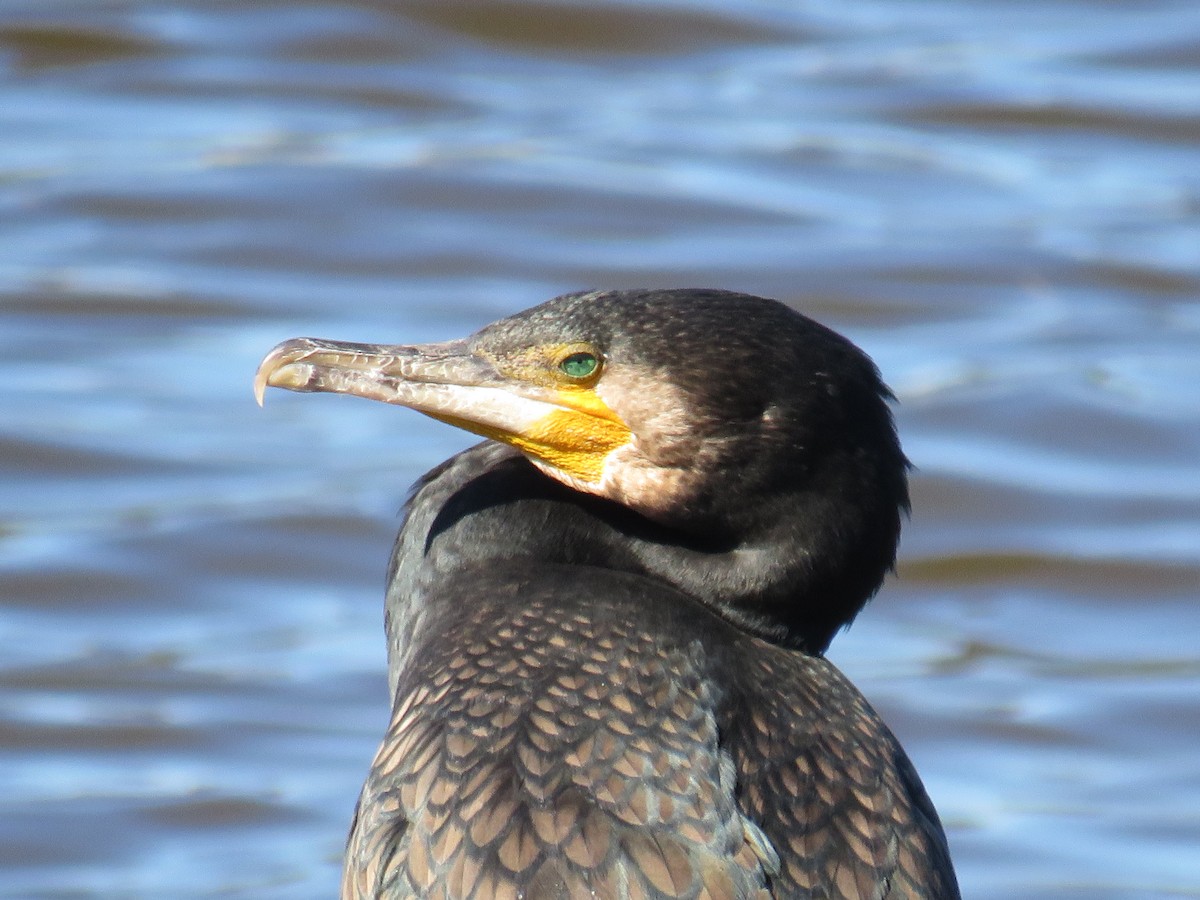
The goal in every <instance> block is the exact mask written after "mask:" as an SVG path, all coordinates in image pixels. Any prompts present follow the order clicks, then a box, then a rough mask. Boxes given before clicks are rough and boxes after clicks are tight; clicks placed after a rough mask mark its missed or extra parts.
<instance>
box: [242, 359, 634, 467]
mask: <svg viewBox="0 0 1200 900" xmlns="http://www.w3.org/2000/svg"><path fill="white" fill-rule="evenodd" d="M268 387H280V388H286V389H288V390H290V391H300V392H303V393H313V392H328V393H335V394H352V395H354V396H358V397H366V398H368V399H371V400H381V401H383V402H384V403H394V404H398V405H400V406H407V407H410V408H412V409H415V410H418V411H419V412H423V413H425V414H426V415H428V416H432V417H433V418H435V419H440V420H441V421H443V422H447V423H449V424H451V425H456V426H458V427H459V428H463V429H465V430H467V431H470V432H473V433H475V434H478V435H482V436H483V437H487V438H492V439H493V440H499V441H504V442H505V443H507V444H512V445H513V446H515V447H517V448H519V449H520V450H522V451H524V452H525V453H526V454H527V455H528V456H529V457H530V458H532V459H533V461H534V462H535V463H538V464H539V465H540V466H541V467H543V468H546V469H548V470H549V471H550V472H551V474H555V475H557V476H558V477H560V478H563V479H564V480H566V481H569V482H573V483H578V484H580V485H581V486H585V485H592V486H595V485H598V484H599V483H600V481H601V480H602V477H603V474H604V465H605V462H606V460H607V458H608V456H609V454H610V453H611V452H612V451H614V450H616V449H617V448H619V447H622V446H624V445H625V444H627V443H629V441H630V440H631V437H632V435H631V432H630V430H629V427H628V426H627V425H626V424H625V423H624V422H622V421H621V419H620V418H619V417H618V416H617V415H616V414H615V413H613V412H612V410H611V409H609V408H608V406H607V405H606V404H605V403H604V402H603V400H601V399H600V398H599V397H598V396H597V395H596V394H595V392H594V391H591V390H577V389H571V390H567V389H562V388H558V387H554V386H550V385H544V384H538V383H534V382H532V381H529V380H523V379H518V378H513V377H510V376H506V375H504V374H503V373H501V372H500V371H498V370H497V368H496V367H495V366H493V365H492V363H491V362H489V361H488V360H487V359H485V358H483V357H481V356H479V355H477V354H475V353H472V352H471V350H470V347H469V346H468V344H467V342H466V341H463V340H458V341H447V342H446V343H441V344H417V345H412V346H404V345H386V344H352V343H346V342H341V341H324V340H317V339H314V338H293V339H291V340H288V341H284V342H283V343H282V344H280V345H278V346H277V347H276V348H275V349H274V350H272V351H271V352H270V353H268V354H267V355H266V357H265V358H264V359H263V361H262V363H261V364H260V365H259V367H258V373H257V375H255V378H254V396H255V399H257V400H258V403H259V405H260V406H261V405H262V402H263V394H264V392H265V391H266V389H267V388H268ZM564 476H565V478H564Z"/></svg>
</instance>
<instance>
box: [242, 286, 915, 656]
mask: <svg viewBox="0 0 1200 900" xmlns="http://www.w3.org/2000/svg"><path fill="white" fill-rule="evenodd" d="M268 385H270V386H275V387H283V388H288V389H290V390H296V391H333V392H338V393H348V394H355V395H359V396H364V397H369V398H372V399H376V400H383V401H385V402H389V403H396V404H400V405H403V406H409V407H412V408H414V409H417V410H420V411H421V412H424V413H426V414H428V415H430V416H433V417H434V418H437V419H440V420H442V421H445V422H449V423H451V424H453V425H457V426H459V427H462V428H465V429H467V430H468V431H472V432H475V433H476V434H480V435H483V436H485V437H488V438H493V439H495V440H499V441H504V442H506V443H508V444H511V445H513V446H515V447H517V448H519V449H520V450H521V451H522V452H523V453H524V454H525V455H526V456H527V457H528V458H529V459H530V460H531V461H532V462H533V464H534V465H536V466H537V467H538V468H539V469H541V470H542V471H543V472H545V473H546V474H547V475H549V476H550V477H552V478H555V479H557V480H559V481H560V482H563V483H565V484H567V485H569V486H571V487H572V488H575V489H576V490H579V491H583V492H586V493H590V494H595V495H599V496H601V497H605V498H607V499H609V500H612V501H615V502H616V503H619V504H621V505H623V506H625V507H628V508H630V509H632V510H634V511H636V512H637V513H640V514H641V515H642V516H644V517H646V518H647V519H650V520H652V521H653V522H655V523H658V524H659V525H662V526H666V527H668V528H670V529H674V530H677V531H678V532H680V533H681V534H684V535H689V536H693V537H699V538H701V539H703V540H707V541H709V542H710V543H711V545H712V546H721V547H727V548H728V547H738V548H741V549H742V551H744V552H747V553H753V552H754V551H755V550H756V549H760V548H766V547H768V545H770V546H771V547H774V548H776V549H778V547H779V546H780V545H782V544H787V545H788V547H789V550H788V552H789V554H790V557H791V561H790V562H788V563H786V564H784V563H782V562H780V561H778V560H776V561H775V562H776V563H778V564H779V565H783V567H784V568H786V569H788V570H789V571H790V570H795V572H797V573H800V575H802V576H803V577H799V576H797V577H796V578H789V579H787V580H788V581H789V582H793V581H794V582H795V583H794V584H791V585H790V588H789V590H808V591H823V592H824V594H825V595H827V596H826V599H827V601H828V602H827V603H826V604H825V605H827V606H828V607H829V609H827V610H826V613H827V614H828V615H827V617H828V619H829V621H828V622H827V623H826V626H828V627H825V626H822V629H820V631H821V635H824V637H823V638H822V637H816V638H814V639H811V640H807V641H806V643H807V644H809V645H820V644H821V642H822V640H824V643H828V638H829V637H831V636H832V634H833V631H835V630H836V628H837V627H839V626H840V625H843V624H846V623H847V622H848V621H849V620H850V619H851V618H853V616H854V614H855V613H856V612H857V611H858V609H859V608H860V607H861V606H862V604H863V603H865V602H866V600H867V599H868V598H869V597H870V596H871V595H872V594H873V593H874V591H875V590H876V589H877V588H878V586H879V584H880V582H881V581H882V578H883V576H884V574H885V573H886V571H887V569H888V568H889V567H890V565H891V564H892V562H893V561H894V558H895V549H896V543H897V540H898V537H899V529H900V516H901V512H902V511H903V510H905V509H907V503H908V494H907V480H906V467H907V462H906V460H905V458H904V455H903V453H902V452H901V450H900V446H899V443H898V441H897V438H896V434H895V429H894V427H893V424H892V418H891V414H890V411H889V409H888V406H887V400H888V399H889V397H890V394H889V392H888V390H887V388H886V387H885V386H884V384H883V383H882V381H881V380H880V378H879V374H878V372H877V371H876V369H875V367H874V365H873V364H872V363H871V361H870V360H869V359H868V358H867V356H866V355H865V354H863V353H862V352H861V351H860V350H858V348H856V347H855V346H854V345H853V344H851V343H850V342H849V341H847V340H846V339H845V338H843V337H841V336H840V335H838V334H836V333H835V332H833V331H830V330H829V329H827V328H825V327H824V326H822V325H820V324H818V323H816V322H814V321H812V320H811V319H808V318H806V317H805V316H803V315H801V314H800V313H798V312H796V311H794V310H792V309H790V308H789V307H786V306H784V305H783V304H782V303H779V302H777V301H774V300H765V299H762V298H759V297H751V296H748V295H745V294H737V293H731V292H726V291H715V290H640V291H603V292H590V293H578V294H568V295H566V296H562V297H558V298H556V299H554V300H550V301H549V302H547V303H544V304H542V305H540V306H537V307H534V308H532V309H529V310H526V311H524V312H521V313H518V314H516V315H514V316H511V317H509V318H506V319H502V320H500V321H498V322H495V323H493V324H491V325H488V326H486V327H485V328H483V329H481V330H480V331H479V332H477V333H476V334H474V335H472V336H471V337H469V338H466V339H463V340H457V341H450V342H447V343H442V344H426V345H416V346H392V345H370V344H348V343H337V342H331V341H322V340H313V339H308V338H299V339H295V340H290V341H286V342H284V343H282V344H280V345H279V346H278V347H276V348H275V349H274V350H272V351H271V353H270V354H269V355H268V356H267V357H266V359H264V360H263V363H262V365H261V367H260V368H259V371H258V376H257V378H256V382H255V390H256V394H257V396H258V398H259V402H260V403H261V400H262V394H263V391H264V389H265V388H266V386H268ZM778 599H779V600H782V598H778ZM774 602H776V600H775V599H773V600H772V603H774ZM784 618H786V616H785V617H784ZM825 632H827V635H826V634H825ZM815 649H823V646H815Z"/></svg>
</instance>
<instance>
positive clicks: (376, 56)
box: [0, 0, 1200, 898]
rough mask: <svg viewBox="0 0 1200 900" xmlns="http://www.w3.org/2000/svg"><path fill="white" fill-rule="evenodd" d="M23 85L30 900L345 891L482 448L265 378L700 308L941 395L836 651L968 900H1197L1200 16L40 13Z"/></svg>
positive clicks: (810, 10)
mask: <svg viewBox="0 0 1200 900" xmlns="http://www.w3.org/2000/svg"><path fill="white" fill-rule="evenodd" d="M0 73H2V74H0V122H2V123H3V131H2V132H0V134H2V136H0V248H2V249H0V378H2V379H3V383H4V385H5V387H4V390H3V392H2V393H0V797H3V800H0V896H5V897H80V896H97V897H141V896H146V897H161V896H169V897H209V896H225V897H247V898H250V897H253V898H274V897H279V898H283V897H287V898H297V897H313V898H316V897H327V896H331V895H333V894H334V892H335V889H336V883H337V878H338V866H339V857H340V852H341V845H342V841H343V837H344V834H345V829H346V826H347V824H348V821H349V817H350V812H351V809H352V806H353V802H354V798H355V796H356V794H357V791H358V787H359V785H360V783H361V779H362V777H363V775H364V773H365V770H366V767H367V764H368V761H369V759H370V757H371V755H372V753H373V752H374V748H375V744H376V741H377V740H378V738H379V735H380V733H381V731H382V728H383V726H384V722H385V718H386V708H385V707H386V699H385V694H386V687H385V678H384V672H383V663H384V660H383V643H382V636H381V594H382V580H383V573H384V565H385V561H386V556H387V552H388V549H389V547H390V543H391V539H392V536H393V534H394V531H395V528H396V526H397V519H396V512H397V510H398V508H399V506H400V503H401V502H402V500H403V497H404V496H405V492H406V490H407V487H408V485H409V484H410V483H411V482H412V481H413V479H414V478H416V477H417V476H418V475H419V474H420V473H421V472H422V471H424V470H425V469H427V468H428V467H430V466H431V465H433V464H434V463H436V462H438V461H439V460H441V459H442V458H444V457H445V456H446V455H448V454H449V453H451V452H453V451H454V450H456V449H458V448H461V447H463V446H465V445H466V444H467V443H468V441H469V438H468V437H467V436H465V435H462V434H459V433H456V432H454V431H453V430H452V429H449V428H447V427H445V426H441V425H438V424H437V423H434V422H432V421H429V420H425V419H423V418H421V417H419V416H417V415H415V414H413V413H410V412H408V411H404V410H398V409H394V408H387V407H384V406H382V405H374V404H368V403H360V402H356V401H353V400H349V399H347V398H343V397H322V396H310V397H295V396H290V395H284V394H281V393H278V392H276V393H274V394H273V395H272V396H271V397H270V398H269V402H268V404H267V406H266V408H265V409H264V410H259V409H257V408H256V407H255V406H254V403H253V400H252V397H251V393H250V384H251V378H252V376H253V372H254V368H255V366H256V364H257V362H258V360H259V358H260V357H261V356H262V354H263V353H264V352H265V351H266V350H267V349H269V348H270V347H271V346H272V345H274V344H275V343H276V342H277V341H279V340H281V339H283V338H286V337H291V336H294V335H301V334H312V335H320V336H327V337H334V338H343V339H349V340H404V341H422V340H436V339H443V338H450V337H456V336H460V335H463V334H466V333H468V332H469V331H471V330H473V329H475V328H477V327H479V326H480V325H482V324H484V323H486V322H488V321H490V320H491V319H493V318H497V317H499V316H501V315H504V314H506V313H509V312H512V311H515V310H517V309H520V308H523V307H525V306H529V305H532V304H533V303H536V302H538V301H540V300H542V299H545V298H547V297H550V296H553V295H554V294H556V293H560V292H562V291H565V290H572V289H578V288H584V287H597V286H615V287H622V286H694V285H711V286H718V287H726V288H735V289H741V290H747V291H752V292H757V293H761V294H765V295H769V296H774V297H778V298H780V299H783V300H785V301H787V302H789V303H792V304H793V305H795V306H796V307H797V308H799V309H802V310H804V311H806V312H808V313H810V314H812V315H814V316H815V317H817V318H819V319H821V320H822V321H824V322H826V323H827V324H830V325H832V326H834V327H836V328H838V329H840V330H842V331H844V332H845V333H847V334H848V335H850V336H851V337H852V338H853V339H854V340H855V341H857V342H858V343H859V344H860V345H862V346H863V347H864V348H865V349H866V350H868V352H870V353H871V354H872V355H873V356H874V357H875V359H876V360H877V361H878V362H879V364H880V366H881V368H882V369H883V371H884V374H885V376H886V377H887V379H888V380H889V382H890V383H891V384H892V386H893V387H894V388H895V390H896V392H897V394H898V396H899V399H900V405H899V407H898V410H897V415H898V421H899V424H900V428H901V432H902V435H903V438H904V441H905V446H906V449H907V452H908V454H909V456H910V457H911V458H912V459H913V461H914V462H915V463H916V465H917V470H916V472H915V473H914V479H913V488H914V513H913V517H912V521H911V522H910V524H909V526H908V529H907V531H906V534H905V538H904V543H903V546H902V560H901V565H900V567H899V573H898V577H897V578H896V579H893V580H892V581H891V582H890V583H889V584H888V586H887V587H886V588H885V590H884V592H883V593H882V594H881V595H880V597H879V598H877V600H876V601H875V602H874V603H873V604H872V605H871V606H870V607H869V608H868V610H867V611H866V612H865V613H864V614H863V616H862V617H861V618H860V620H859V621H858V622H857V623H856V624H855V625H854V626H853V627H852V628H851V629H850V630H849V631H848V632H847V633H845V634H844V635H842V636H841V637H839V638H838V640H837V641H836V642H835V644H834V647H833V650H832V652H831V656H832V657H833V659H834V660H835V661H836V662H837V663H838V665H839V666H841V667H842V668H843V669H844V670H845V671H846V672H847V673H848V674H849V675H850V676H851V678H852V679H854V681H855V682H856V683H857V684H858V685H859V686H860V687H861V688H862V689H863V690H864V692H865V693H866V694H867V695H868V697H869V698H870V699H871V700H872V701H873V702H874V703H875V704H876V705H877V706H878V707H879V709H880V710H881V711H882V712H883V714H884V715H885V717H886V718H887V719H888V721H889V722H890V723H891V724H892V725H893V726H894V728H895V730H896V731H897V733H898V734H899V735H900V737H901V738H902V740H903V741H904V743H905V745H906V747H907V748H908V750H909V752H910V754H911V755H912V757H913V758H914V760H915V762H916V764H917V766H918V768H919V770H920V771H921V773H922V775H923V777H924V779H925V781H926V784H927V786H928V788H929V791H930V793H931V794H932V795H933V797H934V799H935V801H936V803H937V805H938V807H939V809H940V811H941V814H942V816H943V818H944V820H945V822H946V824H947V828H948V832H949V837H950V841H951V845H952V849H953V851H954V853H955V858H956V861H957V865H958V868H959V875H960V879H961V882H962V886H963V892H964V895H965V896H968V897H972V898H989V897H993V898H1009V897H1023V898H1039V897H1046V898H1049V897H1080V898H1083V897H1088V898H1092V897H1095V898H1118V897H1120V898H1126V897H1129V898H1157V897H1179V896H1200V866H1197V865H1196V862H1195V849H1196V846H1197V845H1200V812H1198V810H1200V763H1198V757H1197V753H1196V740H1195V738H1196V734H1197V733H1198V731H1200V653H1198V651H1197V649H1196V641H1195V639H1194V636H1195V635H1196V634H1197V633H1200V606H1198V604H1197V602H1196V601H1197V596H1198V594H1200V464H1198V462H1197V460H1198V459H1200V429H1198V428H1197V423H1198V421H1200V399H1198V398H1200V391H1197V389H1196V385H1197V384H1198V383H1200V306H1198V305H1197V302H1196V300H1197V295H1198V287H1200V7H1198V6H1196V5H1195V4H1194V3H1191V2H1185V0H1174V2H1167V0H1161V2H1156V0H1145V2H1113V3H1105V4H1096V3H1083V2H1067V0H1041V2H1020V0H1014V2H1007V3H1003V4H992V3H982V2H968V0H944V2H932V0H930V2H926V0H913V2H905V3H902V4H897V3H885V2H874V3H872V2H857V0H852V2H838V3H825V2H816V3H807V4H796V3H783V2H773V0H756V2H748V3H743V4H737V5H729V4H721V3H716V2H712V0H684V2H673V3H667V2H662V3H653V2H650V3H640V4H625V3H620V2H616V0H581V2H576V3H568V2H551V0H545V2H500V3H489V4H483V3H460V4H446V3H438V2H404V3H389V2H382V0H359V2H342V3H337V2H328V0H311V2H303V3H296V2H290V3H283V2H249V0H228V2H222V3H200V2H165V0H163V2H150V0H105V2H95V0H27V2H23V0H8V2H6V3H5V4H4V5H3V7H0Z"/></svg>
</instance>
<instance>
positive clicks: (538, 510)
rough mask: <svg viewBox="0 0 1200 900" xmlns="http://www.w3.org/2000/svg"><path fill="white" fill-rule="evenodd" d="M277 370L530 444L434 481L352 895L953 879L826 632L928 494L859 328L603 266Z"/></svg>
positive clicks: (295, 344) (418, 529) (415, 501)
mask: <svg viewBox="0 0 1200 900" xmlns="http://www.w3.org/2000/svg"><path fill="white" fill-rule="evenodd" d="M267 384H272V385H277V386H281V387H287V388H290V389H293V390H333V391H339V392H344V393H354V394H359V395H363V396H369V397H373V398H375V399H382V400H386V401H389V402H396V403H401V404H403V405H409V406H412V407H414V408H417V409H421V410H422V411H424V412H427V413H429V414H431V415H434V416H435V417H437V418H440V419H443V420H445V421H450V422H452V423H454V424H458V425H461V426H464V427H467V428H469V429H471V430H474V431H476V432H478V433H481V434H484V435H486V436H488V437H492V438H496V439H497V440H500V441H504V442H505V443H506V444H509V445H512V446H505V443H496V442H493V441H488V442H485V443H483V444H480V445H478V446H476V447H474V448H472V449H470V450H468V451H466V452H464V453H461V454H459V455H458V456H456V457H454V458H453V459H451V460H449V461H448V462H446V463H444V464H443V465H442V466H440V467H438V468H437V469H435V470H434V471H432V472H430V473H429V474H428V475H426V476H425V477H424V479H422V481H421V483H420V484H419V485H418V486H417V489H416V491H415V492H414V494H413V497H412V499H411V501H410V503H409V507H408V512H407V517H406V519H405V523H404V526H403V528H402V529H401V532H400V535H399V537H398V539H397V542H396V547H395V551H394V554H393V557H392V563H391V568H390V571H389V575H388V585H389V586H388V594H387V632H388V650H389V671H390V677H391V688H392V699H393V713H392V721H391V725H390V726H389V729H388V732H387V735H386V736H385V738H384V741H383V744H382V746H381V748H380V751H379V754H378V755H377V757H376V759H375V763H374V765H373V766H372V769H371V774H370V776H369V778H368V780H367V783H366V785H365V787H364V788H363V793H362V796H361V798H360V800H359V806H358V810H357V813H356V817H355V822H354V826H353V828H352V831H351V836H350V842H349V847H348V850H347V858H346V870H345V880H344V884H343V897H345V898H362V897H430V898H433V897H438V898H466V897H480V898H490V897H512V898H517V897H525V898H530V900H546V898H577V897H579V898H583V897H598V898H612V900H616V898H626V897H629V898H633V897H671V898H711V900H721V898H742V897H756V898H768V897H770V898H784V897H788V898H791V897H813V898H817V897H829V898H835V897H836V898H852V897H864V898H865V897H871V898H882V897H895V898H898V897H930V898H953V897H957V896H958V891H957V887H956V885H955V878H954V872H953V868H952V866H951V863H950V858H949V854H948V851H947V848H946V842H945V837H944V835H943V833H942V829H941V826H940V824H939V822H938V818H937V814H936V812H935V811H934V809H933V807H932V805H931V804H930V802H929V800H928V798H927V797H926V795H925V792H924V789H923V788H922V786H921V783H920V780H919V778H918V777H917V775H916V772H915V771H914V770H913V768H912V766H911V765H910V763H909V762H908V759H907V757H906V756H905V755H904V752H903V750H902V749H901V748H900V746H899V744H898V743H897V742H896V740H895V738H894V737H893V736H892V735H891V733H890V732H889V731H888V730H887V728H886V726H885V725H884V724H883V722H882V721H881V720H880V719H879V717H878V716H877V715H876V714H875V712H874V711H873V710H872V709H871V708H870V706H869V705H868V704H867V703H866V701H865V700H864V699H863V698H862V696H861V695H860V694H859V693H858V691H857V690H855V688H854V687H853V686H852V685H851V684H850V683H849V682H848V681H846V679H845V678H844V677H843V676H842V675H841V674H840V673H839V672H838V671H837V669H836V668H835V667H834V666H833V665H832V664H830V663H829V662H828V661H826V660H825V659H824V658H823V656H822V655H821V654H822V652H823V651H824V650H825V648H826V647H827V646H828V644H829V641H830V639H831V638H832V637H833V635H834V633H835V632H836V631H837V630H838V629H839V628H841V627H842V626H844V625H846V624H847V623H848V622H850V621H851V620H852V619H853V618H854V616H855V615H856V614H857V612H858V611H859V610H860V609H861V608H862V606H863V605H864V604H865V603H866V601H867V600H868V599H869V598H870V597H871V595H872V594H874V592H875V591H876V590H877V589H878V587H879V585H880V583H881V581H882V579H883V577H884V575H885V573H886V572H887V570H888V569H889V567H890V566H891V565H892V562H893V560H894V557H895V549H896V542H897V540H898V537H899V529H900V518H901V515H902V512H903V511H904V510H905V509H906V508H907V503H908V494H907V486H906V477H905V476H906V466H907V463H906V461H905V459H904V456H903V454H902V453H901V450H900V447H899V444H898V441H897V439H896V435H895V431H894V428H893V425H892V420H891V415H890V412H889V410H888V407H887V400H888V398H889V396H890V395H889V394H888V392H887V389H886V388H885V387H884V385H883V383H882V382H881V381H880V379H879V376H878V373H877V372H876V370H875V368H874V366H873V365H872V364H871V362H870V360H869V359H867V357H866V356H865V355H864V354H862V352H861V351H859V350H858V349H857V348H855V347H854V346H853V345H852V344H850V343H849V342H848V341H846V340H845V339H844V338H842V337H840V336H839V335H837V334H835V333H834V332H832V331H829V330H828V329H826V328H824V327H823V326H821V325H819V324H817V323H815V322H813V321H811V320H809V319H807V318H805V317H803V316H801V315H799V314H798V313H796V312H794V311H793V310H791V309H789V308H787V307H785V306H783V305H782V304H779V303H776V302H775V301H770V300H763V299H760V298H755V297H749V296H746V295H741V294H733V293H727V292H721V291H698V290H677V291H625V292H605V293H589V294H577V295H568V296H566V297H560V298H557V299H555V300H552V301H550V302H549V303H546V304H543V305H542V306H539V307H536V308H534V309H531V310H527V311H525V312H523V313H520V314H518V315H515V316H512V317H510V318H508V319H504V320H501V321H500V322H497V323H494V324H492V325H489V326H487V327H486V328H484V329H482V330H481V331H480V332H478V333H477V334H476V335H474V336H472V337H471V338H468V339H466V340H465V341H454V342H450V343H448V344H441V345H426V346H424V347H383V346H373V345H349V344H333V343H329V342H319V341H311V340H307V339H299V340H297V341H289V342H286V343H285V344H283V345H280V347H279V348H276V350H275V351H273V352H272V354H271V355H270V356H268V358H267V359H266V360H264V362H263V366H262V368H261V369H260V374H259V382H258V390H259V391H260V392H261V390H262V388H263V387H264V386H265V385H267ZM260 396H261V394H260Z"/></svg>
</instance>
